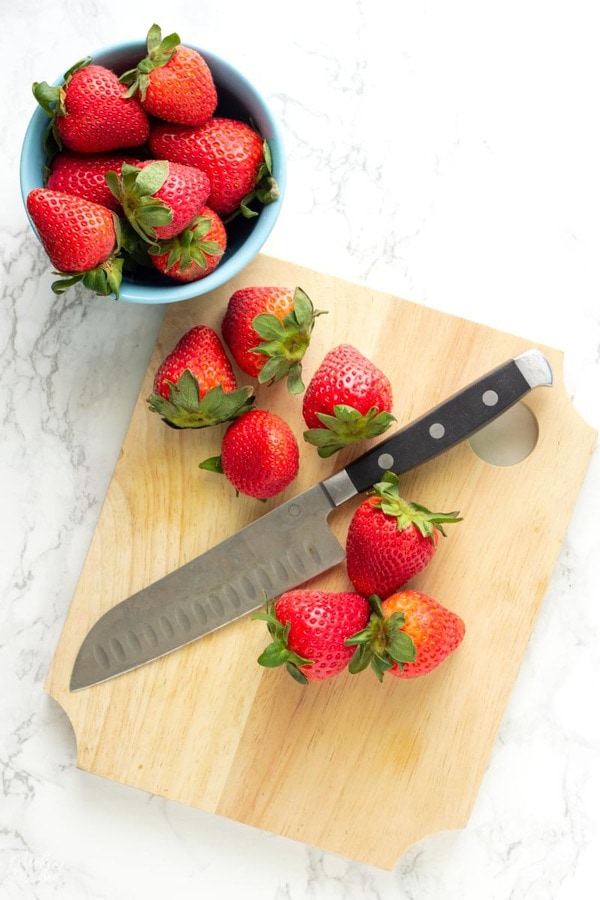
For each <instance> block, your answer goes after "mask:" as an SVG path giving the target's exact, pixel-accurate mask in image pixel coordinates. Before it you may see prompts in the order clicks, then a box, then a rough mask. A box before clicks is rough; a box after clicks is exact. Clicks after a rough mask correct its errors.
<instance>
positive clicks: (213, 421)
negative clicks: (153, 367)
mask: <svg viewBox="0 0 600 900" xmlns="http://www.w3.org/2000/svg"><path fill="white" fill-rule="evenodd" d="M167 383H168V385H169V399H168V400H167V399H165V398H164V397H163V396H161V395H160V394H156V393H152V394H150V396H149V397H148V398H147V401H146V402H147V403H148V407H149V409H150V410H151V412H155V413H158V414H159V416H161V417H162V419H163V421H164V422H165V423H166V424H167V425H170V426H171V427H172V428H206V427H208V426H210V425H219V424H221V423H222V422H228V421H230V420H232V419H235V418H237V417H238V416H239V415H241V414H242V413H244V412H247V411H248V410H249V409H250V408H251V407H252V404H253V403H254V399H255V398H254V391H253V389H252V387H250V385H245V386H244V387H241V388H238V389H237V390H235V391H224V390H223V386H222V385H220V384H217V385H215V386H214V387H212V388H210V390H208V391H206V393H205V394H204V396H202V397H201V396H200V388H199V386H198V380H197V379H196V377H195V375H194V374H193V373H192V372H191V371H190V370H189V369H185V371H184V372H182V374H181V375H180V376H179V378H178V379H177V381H176V382H175V383H173V382H170V381H169V382H167Z"/></svg>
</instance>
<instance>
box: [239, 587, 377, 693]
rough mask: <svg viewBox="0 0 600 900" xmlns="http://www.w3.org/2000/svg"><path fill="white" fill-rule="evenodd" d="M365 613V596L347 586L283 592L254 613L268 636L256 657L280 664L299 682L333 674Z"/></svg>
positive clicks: (343, 661) (348, 653)
mask: <svg viewBox="0 0 600 900" xmlns="http://www.w3.org/2000/svg"><path fill="white" fill-rule="evenodd" d="M369 614H370V607H369V604H368V603H367V601H366V600H365V599H364V597H361V596H360V595H359V594H353V593H351V592H349V591H342V592H340V593H331V592H326V591H315V590H307V589H304V590H295V591H288V592H287V593H285V594H282V595H281V597H279V599H278V600H276V601H275V602H274V603H273V602H270V603H268V604H267V611H266V613H257V614H256V615H255V616H254V618H256V619H263V620H264V621H266V622H267V625H268V628H269V632H270V633H271V635H272V637H273V642H272V643H271V644H269V646H268V647H266V649H265V650H264V651H263V653H261V655H260V656H259V658H258V662H259V663H260V664H261V665H262V666H266V667H268V668H274V667H276V666H281V665H285V666H286V668H287V670H288V672H289V673H290V675H292V677H293V678H295V679H296V681H299V682H300V683H301V684H306V683H307V682H308V681H323V680H324V679H326V678H333V677H334V676H335V675H339V673H340V672H342V671H343V670H344V669H345V668H346V666H347V665H348V663H349V662H350V659H351V658H352V655H353V651H352V648H351V647H349V646H347V644H346V639H347V638H349V637H351V635H353V634H355V632H356V631H357V630H362V629H363V628H365V626H366V625H367V622H368V621H369Z"/></svg>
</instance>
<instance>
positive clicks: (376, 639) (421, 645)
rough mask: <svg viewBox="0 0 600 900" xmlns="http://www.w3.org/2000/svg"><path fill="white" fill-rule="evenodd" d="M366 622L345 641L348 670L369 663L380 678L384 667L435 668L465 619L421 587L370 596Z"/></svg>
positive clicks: (396, 670) (405, 674) (395, 671)
mask: <svg viewBox="0 0 600 900" xmlns="http://www.w3.org/2000/svg"><path fill="white" fill-rule="evenodd" d="M372 605H373V607H374V612H373V614H372V615H371V618H370V620H369V624H368V625H367V627H366V628H364V629H363V630H362V631H359V632H358V633H357V634H355V635H353V636H352V637H351V638H349V639H348V640H347V641H346V644H347V645H348V646H356V651H355V653H354V655H353V657H352V660H351V661H350V666H349V668H350V672H351V673H352V674H356V673H357V672H360V671H362V670H363V669H366V668H367V667H368V666H369V665H370V666H371V668H372V669H373V671H374V672H375V674H376V675H377V677H378V678H379V680H380V681H381V680H382V678H383V675H384V673H385V672H388V671H389V673H390V675H395V676H396V677H397V678H416V677H417V676H419V675H425V674H427V672H431V671H432V670H433V669H435V668H437V667H438V666H439V664H440V663H441V662H443V660H444V659H446V657H447V656H449V655H450V654H451V653H452V652H453V651H454V650H456V648H457V647H458V645H459V644H460V643H461V641H462V639H463V638H464V636H465V623H464V622H463V620H462V619H461V618H460V616H457V615H456V613H453V612H452V611H451V610H449V609H446V607H445V606H442V604H441V603H438V601H437V600H434V599H433V598H432V597H429V596H427V594H423V593H421V591H400V592H398V593H397V594H392V595H391V597H388V598H387V600H384V601H383V603H381V602H380V601H379V598H377V597H374V598H372Z"/></svg>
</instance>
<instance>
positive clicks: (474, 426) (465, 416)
mask: <svg viewBox="0 0 600 900" xmlns="http://www.w3.org/2000/svg"><path fill="white" fill-rule="evenodd" d="M551 384H552V369H551V368H550V364H549V363H548V361H547V359H546V358H545V356H544V355H543V354H542V353H540V352H539V351H538V350H528V351H526V352H525V353H522V354H521V355H520V356H518V357H516V358H515V359H510V360H508V361H507V362H505V363H502V365H500V366H497V367H496V368H495V369H492V370H491V371H490V372H488V373H487V374H486V375H484V376H482V377H481V378H478V379H477V380H476V381H473V382H472V383H471V384H469V385H468V386H467V387H465V388H463V389H462V390H460V391H458V392H457V393H456V394H453V395H452V396H451V397H450V398H449V399H448V400H445V401H444V402H443V403H440V405H439V406H436V407H435V408H434V409H432V410H430V411H429V412H427V413H425V414H424V415H423V416H421V417H420V418H419V419H416V420H415V421H414V422H411V423H410V424H409V425H407V426H406V427H405V428H402V429H400V430H399V431H396V432H395V433H394V434H393V435H392V436H391V437H389V438H387V439H386V440H384V441H381V442H380V443H379V444H377V446H376V447H374V448H373V449H371V450H368V451H367V452H366V453H364V454H363V455H362V456H359V457H358V458H357V459H355V460H353V461H352V462H351V463H350V464H349V465H348V466H346V468H345V469H344V470H343V473H338V474H340V475H341V474H343V475H344V478H345V480H346V481H347V479H349V480H350V482H351V483H352V487H353V490H351V494H354V492H355V491H356V492H358V493H360V492H362V491H365V490H367V489H368V488H370V487H372V486H373V485H374V484H376V483H377V482H378V481H380V480H381V476H382V475H383V474H384V473H385V472H387V471H392V472H395V473H396V474H397V475H400V474H401V473H402V472H407V471H409V470H410V469H414V468H415V467H416V466H419V465H421V463H424V462H426V461H427V460H429V459H433V458H434V457H435V456H438V454H440V453H443V452H444V451H445V450H448V449H449V448H450V447H453V446H454V445H455V444H459V443H460V442H461V441H464V440H465V439H466V438H468V437H470V435H472V434H474V432H476V431H478V430H479V429H480V428H483V426H484V425H487V424H488V423H489V422H491V421H492V420H493V419H495V418H497V416H499V415H501V414H502V413H503V412H505V411H506V410H507V409H508V408H509V407H510V406H513V404H515V403H516V402H517V401H518V400H520V398H521V397H523V395H524V394H526V393H527V392H528V391H530V390H531V389H532V388H534V387H537V386H538V385H551ZM334 479H337V484H338V486H339V487H341V485H340V482H339V479H338V477H337V476H336V475H334V476H332V478H331V479H328V481H329V480H331V481H332V482H333V481H334ZM325 486H326V487H328V484H327V482H325ZM347 487H348V488H350V485H348V486H347ZM344 493H346V496H343V494H344ZM332 494H333V502H334V504H335V505H336V506H337V505H339V503H341V502H343V501H344V500H345V499H347V497H348V495H349V494H348V492H347V491H344V490H341V491H339V490H338V491H336V490H334V491H333V492H332Z"/></svg>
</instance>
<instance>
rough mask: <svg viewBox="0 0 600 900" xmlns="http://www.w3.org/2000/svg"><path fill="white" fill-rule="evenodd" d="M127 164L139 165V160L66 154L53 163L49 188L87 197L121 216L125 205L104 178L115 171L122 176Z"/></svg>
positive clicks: (127, 157)
mask: <svg viewBox="0 0 600 900" xmlns="http://www.w3.org/2000/svg"><path fill="white" fill-rule="evenodd" d="M124 162H127V163H129V164H130V165H136V164H137V159H136V158H135V157H133V156H123V154H122V153H114V152H112V153H74V152H73V151H72V150H62V151H61V152H60V153H58V154H57V155H56V156H55V157H54V159H53V160H52V162H51V163H50V169H49V176H48V179H47V181H46V187H47V188H50V189H51V190H53V191H65V192H66V193H67V194H74V195H75V196H76V197H83V198H84V199H86V200H91V201H92V202H93V203H100V204H101V205H102V206H106V208H107V209H112V210H113V212H119V211H120V209H121V204H120V203H119V201H118V200H117V199H116V197H115V196H114V195H113V194H112V192H111V190H110V188H109V187H108V184H107V183H106V178H105V177H104V176H105V175H106V173H107V172H110V171H112V170H114V171H116V172H117V173H120V171H121V165H122V164H123V163H124Z"/></svg>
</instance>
